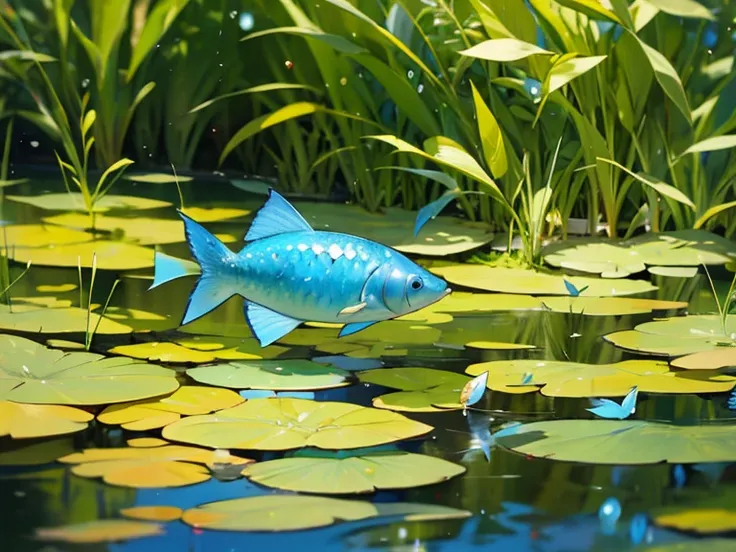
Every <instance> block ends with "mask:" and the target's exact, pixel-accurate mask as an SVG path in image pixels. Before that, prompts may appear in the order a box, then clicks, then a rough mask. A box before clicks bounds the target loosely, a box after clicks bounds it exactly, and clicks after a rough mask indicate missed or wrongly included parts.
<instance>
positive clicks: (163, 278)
mask: <svg viewBox="0 0 736 552" xmlns="http://www.w3.org/2000/svg"><path fill="white" fill-rule="evenodd" d="M178 213H179V216H180V217H181V218H182V220H183V221H184V227H185V233H186V239H187V243H188V245H189V249H190V250H191V253H192V256H193V257H194V260H195V261H196V263H197V264H198V265H199V269H200V271H201V274H200V277H199V279H198V280H197V283H196V285H195V287H194V290H193V291H192V292H191V294H190V296H189V301H188V302H187V306H186V310H185V312H184V317H183V319H182V321H181V325H182V326H183V325H185V324H188V323H190V322H192V321H194V320H196V319H198V318H200V317H202V316H204V315H205V314H207V313H208V312H210V311H212V310H214V309H215V308H217V307H218V306H219V305H221V304H222V303H224V302H225V301H227V300H228V299H230V297H232V296H233V295H240V296H242V297H243V298H244V299H245V305H244V314H245V320H246V322H247V323H248V326H249V327H250V329H251V331H252V333H253V335H254V336H255V337H256V338H257V339H258V341H259V343H260V344H261V346H262V347H266V346H268V345H270V344H271V343H273V342H274V341H277V340H278V339H281V338H282V337H284V336H285V335H286V334H288V333H289V332H291V331H293V330H294V329H296V328H297V326H299V325H300V324H302V323H303V322H308V321H311V322H331V323H338V324H339V323H342V324H344V326H343V327H342V329H341V330H340V333H339V336H340V337H343V336H346V335H351V334H354V333H356V332H359V331H361V330H364V329H365V328H368V327H369V326H372V325H373V324H375V323H377V322H381V321H384V320H389V319H392V318H396V317H398V316H402V315H404V314H407V313H410V312H415V311H418V310H420V309H422V308H424V307H426V306H428V305H431V304H432V303H435V302H437V301H439V300H440V299H442V298H443V297H445V296H446V295H448V294H449V293H450V292H451V290H450V289H449V288H448V287H447V283H446V282H445V281H444V280H442V279H441V278H438V277H436V276H434V275H432V274H430V273H429V272H428V271H426V270H425V269H423V268H422V267H420V266H419V265H417V264H416V263H414V262H413V261H411V260H410V259H408V258H407V257H405V256H404V255H402V254H401V253H399V252H398V251H395V250H394V249H391V248H390V247H387V246H385V245H381V244H379V243H376V242H373V241H370V240H367V239H364V238H360V237H357V236H352V235H349V234H340V233H336V232H325V231H317V230H314V229H313V228H312V227H311V226H310V225H309V223H308V222H307V221H306V220H304V218H303V217H302V216H301V215H300V214H299V212H298V211H297V210H296V209H295V208H294V207H293V206H292V205H291V204H290V203H289V202H288V201H287V200H286V199H284V198H283V197H282V196H281V195H279V194H278V193H277V192H276V191H274V190H269V196H268V200H267V201H266V203H265V205H264V206H263V207H262V208H261V209H260V210H259V211H258V213H257V214H256V217H255V219H254V220H253V224H252V225H251V227H250V228H249V230H248V232H247V234H246V235H245V242H246V245H245V247H243V249H241V250H240V251H239V252H237V253H235V252H233V251H231V250H230V249H229V248H228V247H227V246H226V245H225V244H223V243H222V242H221V241H220V240H218V239H217V238H216V237H215V236H213V235H212V234H211V233H210V232H209V231H208V230H206V229H205V228H203V227H202V226H201V225H200V224H198V223H197V222H195V221H194V220H192V219H191V218H189V217H188V216H187V215H185V214H184V213H182V212H181V211H178ZM193 265H194V263H192V262H191V261H186V260H183V259H176V258H174V257H170V256H168V255H165V254H161V253H157V254H156V259H155V266H154V281H153V285H151V287H150V288H149V289H153V288H154V287H157V286H159V285H161V284H163V283H165V282H170V281H172V280H174V279H176V278H181V277H183V276H187V275H191V274H192V273H193V272H196V270H193V268H194V269H196V267H193Z"/></svg>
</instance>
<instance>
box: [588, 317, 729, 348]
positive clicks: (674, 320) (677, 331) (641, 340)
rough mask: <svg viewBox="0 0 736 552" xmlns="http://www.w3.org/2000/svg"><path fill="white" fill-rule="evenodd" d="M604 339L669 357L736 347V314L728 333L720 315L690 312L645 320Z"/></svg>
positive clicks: (616, 344)
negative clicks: (693, 313) (660, 318)
mask: <svg viewBox="0 0 736 552" xmlns="http://www.w3.org/2000/svg"><path fill="white" fill-rule="evenodd" d="M603 338H604V339H605V340H606V341H608V342H610V343H612V344H614V345H615V346H616V347H620V348H622V349H627V350H630V351H640V352H644V353H649V354H652V355H661V356H669V357H675V356H680V355H687V354H691V353H699V352H703V351H711V350H715V349H718V348H720V347H736V316H729V317H728V318H727V320H726V326H725V332H724V327H723V326H722V324H721V318H720V317H719V316H716V315H689V316H674V317H671V318H665V319H662V320H655V321H653V322H645V323H643V324H639V325H638V326H636V328H634V329H633V330H624V331H619V332H613V333H610V334H608V335H605V336H603Z"/></svg>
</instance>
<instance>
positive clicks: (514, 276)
mask: <svg viewBox="0 0 736 552" xmlns="http://www.w3.org/2000/svg"><path fill="white" fill-rule="evenodd" d="M431 271H432V272H433V273H435V274H437V275H438V276H441V277H442V278H445V279H446V280H447V281H448V282H450V283H452V284H457V285H461V286H466V287H471V288H476V289H481V290H485V291H496V292H501V293H519V294H528V295H569V294H570V292H569V291H568V290H567V287H566V286H565V280H568V281H570V282H571V283H572V284H574V285H575V287H577V288H578V289H582V288H584V287H586V286H588V289H586V290H585V292H584V293H585V295H586V296H588V297H612V296H620V295H633V294H636V293H646V292H649V291H653V290H655V289H657V287H656V286H653V285H652V284H650V283H649V282H646V281H644V280H626V279H617V280H605V279H601V278H583V277H569V278H568V277H563V276H560V275H557V274H547V273H544V272H535V271H533V270H524V269H520V268H502V267H491V266H486V265H471V264H460V265H450V266H443V267H437V268H432V269H431Z"/></svg>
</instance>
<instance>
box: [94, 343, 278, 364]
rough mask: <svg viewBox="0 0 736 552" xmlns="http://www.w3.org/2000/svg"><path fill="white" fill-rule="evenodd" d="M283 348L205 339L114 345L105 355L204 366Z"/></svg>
mask: <svg viewBox="0 0 736 552" xmlns="http://www.w3.org/2000/svg"><path fill="white" fill-rule="evenodd" d="M284 350H285V349H284V348H283V347H278V346H270V347H267V348H265V349H263V350H260V346H259V345H258V342H257V341H255V340H254V339H250V340H249V339H228V338H213V339H205V340H201V341H200V340H192V339H186V338H185V339H181V340H178V341H177V342H176V343H170V342H168V341H161V342H159V341H147V342H145V343H133V344H131V345H118V346H117V347H113V348H112V349H110V350H109V351H108V352H109V353H112V354H116V355H123V356H127V357H131V358H138V359H145V360H151V361H158V362H167V363H173V364H176V363H181V364H206V363H209V362H215V361H218V360H257V359H261V358H263V357H264V356H266V355H268V356H277V355H278V354H280V353H281V352H282V351H284Z"/></svg>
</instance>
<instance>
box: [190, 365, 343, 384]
mask: <svg viewBox="0 0 736 552" xmlns="http://www.w3.org/2000/svg"><path fill="white" fill-rule="evenodd" d="M187 375H188V376H189V377H191V378H192V379H194V380H196V381H198V382H200V383H206V384H207V385H217V386H220V387H229V388H232V389H270V390H278V391H286V390H292V391H300V390H315V389H332V388H335V387H344V386H346V385H350V382H349V381H347V380H346V378H348V377H349V376H350V373H349V372H346V371H345V370H341V369H339V368H336V367H334V366H326V365H324V364H318V363H316V362H312V361H311V360H300V359H290V360H281V361H279V360H261V361H240V362H229V363H227V364H215V365H211V366H203V367H200V368H191V369H189V370H187Z"/></svg>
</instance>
